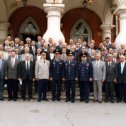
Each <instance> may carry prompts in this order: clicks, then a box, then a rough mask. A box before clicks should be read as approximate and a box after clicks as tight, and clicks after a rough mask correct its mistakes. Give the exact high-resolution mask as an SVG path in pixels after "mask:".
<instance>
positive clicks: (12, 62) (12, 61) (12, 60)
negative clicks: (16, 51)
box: [11, 59, 14, 67]
mask: <svg viewBox="0 0 126 126" xmlns="http://www.w3.org/2000/svg"><path fill="white" fill-rule="evenodd" d="M11 65H12V67H14V59H11Z"/></svg>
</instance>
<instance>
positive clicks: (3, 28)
mask: <svg viewBox="0 0 126 126" xmlns="http://www.w3.org/2000/svg"><path fill="white" fill-rule="evenodd" d="M9 26H10V23H8V22H3V23H0V29H1V30H5V29H8V27H9Z"/></svg>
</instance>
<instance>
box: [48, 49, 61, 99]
mask: <svg viewBox="0 0 126 126" xmlns="http://www.w3.org/2000/svg"><path fill="white" fill-rule="evenodd" d="M54 53H60V54H61V51H60V50H59V49H56V50H54ZM50 77H51V78H52V79H53V80H52V100H53V101H55V100H56V99H57V100H58V101H60V96H61V85H62V78H63V61H62V60H60V59H53V60H52V61H51V67H50Z"/></svg>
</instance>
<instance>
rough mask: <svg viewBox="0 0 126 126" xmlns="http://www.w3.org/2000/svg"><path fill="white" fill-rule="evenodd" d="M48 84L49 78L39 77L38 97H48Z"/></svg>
mask: <svg viewBox="0 0 126 126" xmlns="http://www.w3.org/2000/svg"><path fill="white" fill-rule="evenodd" d="M47 84H48V80H47V79H39V80H38V98H39V99H41V98H42V97H43V99H45V98H46V92H47Z"/></svg>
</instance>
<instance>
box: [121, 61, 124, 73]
mask: <svg viewBox="0 0 126 126" xmlns="http://www.w3.org/2000/svg"><path fill="white" fill-rule="evenodd" d="M124 65H125V61H124V62H121V73H123V68H124Z"/></svg>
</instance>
